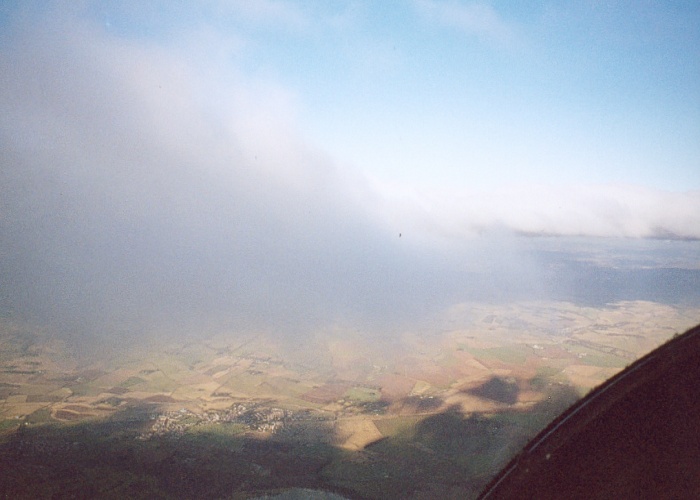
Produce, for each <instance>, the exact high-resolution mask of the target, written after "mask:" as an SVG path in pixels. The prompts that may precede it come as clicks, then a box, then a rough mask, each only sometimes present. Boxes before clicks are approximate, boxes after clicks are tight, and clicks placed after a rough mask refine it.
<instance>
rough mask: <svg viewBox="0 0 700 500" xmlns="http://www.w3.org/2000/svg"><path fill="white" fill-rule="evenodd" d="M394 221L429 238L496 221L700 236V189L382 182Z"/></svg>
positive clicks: (564, 231) (598, 233)
mask: <svg viewBox="0 0 700 500" xmlns="http://www.w3.org/2000/svg"><path fill="white" fill-rule="evenodd" d="M375 185H376V189H377V190H378V191H380V192H382V193H384V196H385V200H386V201H385V205H384V209H383V212H384V216H385V218H386V220H387V221H389V223H390V224H391V225H394V226H396V227H403V228H406V229H405V230H406V231H408V228H411V229H413V230H415V231H416V232H417V233H418V234H420V235H422V237H423V238H425V239H426V240H431V239H437V240H439V241H443V242H445V241H456V242H459V241H464V239H465V238H466V239H469V238H470V237H472V236H474V235H475V234H479V233H480V232H483V231H487V230H489V229H490V228H494V227H501V228H507V229H509V230H512V231H515V232H516V233H520V234H523V235H533V236H534V235H555V236H595V237H627V238H670V239H700V193H698V192H692V191H691V192H681V193H671V192H667V191H661V190H655V189H651V188H646V187H641V186H633V185H563V186H556V185H544V184H535V185H513V186H503V187H500V188H494V189H492V190H489V191H478V190H469V189H461V190H460V189H447V188H445V189H432V190H427V189H420V188H415V187H410V186H401V185H391V184H387V183H379V182H377V183H376V184H375Z"/></svg>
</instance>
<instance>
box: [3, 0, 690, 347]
mask: <svg viewBox="0 0 700 500" xmlns="http://www.w3.org/2000/svg"><path fill="white" fill-rule="evenodd" d="M270 5H273V3H270ZM275 5H276V4H275ZM23 23H24V24H23ZM9 33H10V35H8V36H7V37H6V38H5V39H4V41H3V42H2V46H0V88H1V90H0V163H1V164H2V165H3V168H2V170H1V171H0V190H1V191H0V194H1V195H0V241H1V243H2V246H1V249H0V251H1V252H2V256H1V257H2V258H1V259H0V281H1V282H2V294H1V295H0V305H1V306H2V308H3V310H4V311H3V312H7V311H9V312H10V313H11V314H16V315H18V316H20V317H22V316H24V317H26V318H28V319H32V320H36V321H41V322H48V323H50V324H52V325H54V326H55V327H56V328H57V329H59V330H61V331H65V332H72V333H73V334H75V335H76V338H83V335H91V336H100V335H101V334H104V335H111V334H113V333H115V332H116V333H119V332H129V333H130V334H132V335H139V334H140V333H141V332H146V331H165V330H167V331H177V330H181V331H184V332H186V331H191V330H202V329H211V330H227V329H235V330H250V331H261V330H264V331H271V330H272V331H280V332H284V335H285V338H289V339H296V338H299V336H301V335H307V334H308V332H313V331H317V330H322V329H324V328H331V327H335V326H337V325H341V326H348V327H353V328H360V329H362V328H366V329H381V328H384V329H392V328H394V329H396V328H402V327H403V326H402V325H414V326H415V325H416V324H417V322H419V321H421V320H423V319H425V318H428V317H430V315H431V314H432V313H434V312H436V311H439V310H443V309H445V308H447V307H449V306H450V305H452V304H454V303H458V302H460V301H464V300H473V299H476V298H486V299H497V298H500V297H502V296H504V294H505V295H508V294H510V295H508V296H509V297H512V296H519V295H518V294H520V296H532V293H531V292H532V290H533V287H535V288H540V289H542V287H545V288H546V285H542V284H538V283H539V281H538V277H537V275H536V273H537V271H536V269H537V266H539V265H540V264H539V263H536V262H534V261H533V260H532V257H531V256H528V255H529V254H528V253H527V252H526V251H524V250H523V249H522V248H521V245H520V244H519V243H518V238H514V237H513V236H511V235H510V232H511V231H512V232H515V233H520V234H550V235H557V234H559V235H596V236H633V237H660V236H663V237H670V236H673V237H676V238H700V222H699V221H698V216H699V214H700V207H699V206H698V203H699V201H698V200H699V199H700V196H697V193H684V194H677V195H671V194H667V193H659V192H655V191H652V190H642V189H638V188H634V187H615V186H591V187H570V188H565V189H554V188H550V187H546V186H532V187H527V188H511V189H506V188H503V189H500V190H496V191H494V192H492V193H464V192H448V191H435V190H433V191H420V190H419V189H417V188H411V189H408V188H401V189H399V188H396V187H391V186H388V185H386V184H379V183H376V182H370V181H369V180H367V179H366V178H364V177H362V176H361V175H360V174H359V173H358V172H356V171H352V170H348V169H344V168H341V167H339V166H338V164H337V163H336V161H335V160H334V159H331V158H329V157H327V156H326V155H325V154H324V153H323V152H322V150H320V149H319V148H317V147H314V146H311V145H310V144H309V141H308V140H305V139H304V138H303V137H301V136H300V134H299V133H298V131H297V128H296V124H295V108H296V106H297V105H298V104H297V103H296V102H295V98H294V96H293V94H291V93H290V92H288V91H287V90H285V89H284V88H282V87H280V86H278V85H276V84H275V83H274V82H261V81H259V80H255V79H250V78H247V77H246V76H245V75H244V74H243V72H241V71H237V70H236V69H235V67H234V69H229V70H223V69H222V65H221V64H220V62H221V60H220V58H222V57H224V58H229V57H231V54H228V53H222V49H221V47H227V46H236V44H235V43H232V44H231V45H227V39H225V38H221V37H219V36H218V35H212V36H211V37H209V38H207V39H206V40H208V41H207V42H203V43H202V44H200V45H195V46H188V48H187V50H183V49H182V47H180V48H172V47H168V46H164V45H157V44H153V45H148V44H140V45H137V44H136V43H134V42H132V41H129V40H125V39H122V38H119V37H116V36H111V35H109V34H107V33H105V32H104V31H103V30H101V29H100V28H99V27H96V26H95V25H92V24H90V23H86V22H83V21H81V20H79V19H76V18H74V17H71V16H64V17H61V16H46V18H44V20H43V21H36V20H34V21H32V22H25V21H22V20H21V19H20V20H19V21H17V23H16V24H15V25H14V26H13V28H12V30H11V31H10V32H9ZM207 44H211V45H207ZM494 227H495V228H502V229H505V233H503V232H502V233H499V236H498V237H496V238H486V237H476V236H475V234H478V233H479V232H484V231H486V232H489V230H490V229H491V228H494ZM400 233H401V236H399V234H400ZM445 242H447V243H448V245H444V243H445ZM526 284H527V285H526Z"/></svg>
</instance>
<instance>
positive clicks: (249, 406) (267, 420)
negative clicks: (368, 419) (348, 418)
mask: <svg viewBox="0 0 700 500" xmlns="http://www.w3.org/2000/svg"><path fill="white" fill-rule="evenodd" d="M331 419H335V417H329V416H328V415H325V414H320V413H318V412H314V411H311V410H297V411H293V410H285V409H282V408H275V407H266V406H264V405H263V404H260V403H235V404H233V405H232V406H231V407H229V408H227V409H225V410H210V411H207V412H205V413H195V412H193V411H190V410H188V409H186V408H181V409H179V410H176V411H167V412H164V413H160V414H154V415H152V417H151V420H152V421H153V424H152V425H151V427H150V428H149V429H148V430H147V431H145V432H142V433H141V434H140V435H139V436H138V439H140V440H147V439H151V438H154V437H159V436H168V437H178V436H181V435H182V434H184V433H185V432H186V431H187V430H188V429H189V428H190V427H193V426H198V425H212V424H214V425H216V424H226V423H234V424H240V425H243V426H244V427H245V429H246V430H249V431H255V432H264V433H269V434H277V433H279V432H281V431H282V430H283V429H285V427H286V429H285V431H286V432H285V434H289V433H290V431H292V432H293V429H295V428H297V427H299V425H300V424H304V423H312V422H315V423H319V422H324V421H328V420H331Z"/></svg>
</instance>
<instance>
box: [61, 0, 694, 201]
mask: <svg viewBox="0 0 700 500" xmlns="http://www.w3.org/2000/svg"><path fill="white" fill-rule="evenodd" d="M84 4H85V6H84V8H78V7H71V9H70V10H73V11H77V12H78V15H80V16H81V17H82V18H84V19H87V20H88V22H93V23H96V25H97V26H98V28H99V29H102V30H104V32H105V33H106V34H107V35H111V36H116V37H121V38H123V39H126V40H130V41H132V42H134V43H139V44H144V45H151V44H156V45H161V46H163V47H167V48H168V49H169V50H172V51H181V52H187V50H188V48H187V45H188V44H193V45H194V44H197V43H201V44H203V45H207V44H210V45H211V47H207V48H206V49H203V50H205V51H207V52H208V53H210V54H211V53H213V54H214V55H213V56H212V59H213V60H214V59H215V60H216V63H217V64H219V65H220V67H219V68H218V69H217V73H224V74H226V73H227V72H231V73H235V74H236V75H237V77H238V78H245V79H249V80H250V81H258V82H261V83H262V84H265V85H272V86H277V87H279V88H280V89H282V90H283V91H284V92H285V93H287V97H286V99H288V100H289V101H290V106H291V107H292V108H293V112H294V117H293V120H294V125H295V126H296V127H298V129H299V131H300V133H301V134H303V137H304V139H305V140H306V141H308V142H309V143H310V144H312V145H314V146H315V147H318V148H320V149H322V150H324V151H326V152H327V153H328V154H330V155H331V156H332V157H333V158H334V159H335V160H336V161H338V162H341V163H343V164H345V165H347V166H349V167H351V168H354V169H358V170H361V171H364V172H368V173H370V174H372V175H376V176H378V177H380V178H381V179H385V180H392V181H400V182H407V183H417V182H420V183H429V184H436V185H438V186H439V185H441V184H448V185H450V186H455V185H457V186H464V187H468V188H471V187H476V188H490V187H493V186H494V185H502V184H512V183H519V182H528V183H529V182H535V183H543V182H549V183H555V184H580V183H623V184H639V185H643V186H647V187H653V188H661V189H667V190H673V191H683V190H688V189H698V188H700V90H699V89H700V85H698V82H700V49H698V47H700V30H699V29H698V28H697V26H698V24H699V23H700V6H698V4H697V3H696V2H663V3H661V2H642V1H638V2H563V1H558V2H557V1H554V2H528V3H527V4H522V3H520V2H468V1H462V2H459V1H456V0H448V1H437V0H416V1H400V2H381V3H377V2H352V1H348V2H343V1H336V2H293V1H289V2H286V1H273V0H260V1H255V2H251V1H247V2H246V1H230V2H226V1H205V2H178V3H174V2H145V3H144V2H126V3H124V2H85V3H84ZM59 9H61V7H59ZM64 10H67V9H65V7H64ZM231 73H229V76H230V74H231ZM207 76H208V75H206V74H204V77H205V78H206V77H207Z"/></svg>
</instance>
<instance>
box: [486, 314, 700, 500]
mask: <svg viewBox="0 0 700 500" xmlns="http://www.w3.org/2000/svg"><path fill="white" fill-rule="evenodd" d="M698 494H700V325H699V326H696V327H695V328H693V329H691V330H689V331H687V332H686V333H684V334H683V335H680V336H677V337H674V338H673V339H671V340H670V341H668V342H667V343H666V344H664V345H662V346H661V347H659V348H658V349H656V350H654V351H652V352H651V353H650V354H648V355H646V356H644V357H643V358H641V359H639V360H638V361H636V362H635V363H633V364H632V365H630V366H629V367H627V368H626V369H625V370H623V371H622V372H620V373H619V374H617V375H616V376H614V377H613V378H611V379H610V380H609V381H607V382H606V383H604V384H603V385H601V386H599V387H598V388H596V389H595V390H593V391H592V392H591V393H590V394H589V395H588V396H586V397H585V398H583V399H582V400H580V401H579V402H577V403H576V404H575V405H573V406H572V407H571V408H569V409H568V410H567V411H566V412H564V413H563V414H562V415H561V416H560V417H558V418H557V419H556V420H555V421H553V422H552V423H551V424H550V425H549V426H548V427H547V428H546V429H544V430H543V431H542V432H541V433H540V434H539V435H538V436H537V437H535V438H534V439H533V440H532V441H530V443H529V444H528V445H527V446H526V447H525V448H524V449H523V451H522V452H521V453H520V454H519V455H518V456H516V457H515V458H514V459H513V460H512V461H511V462H510V463H509V464H508V465H507V466H506V467H505V468H504V469H503V470H502V471H501V473H500V474H498V475H497V476H496V477H495V478H494V479H493V480H492V481H491V482H490V484H489V485H488V486H487V487H486V489H485V490H484V491H483V492H482V494H481V496H480V498H482V499H487V498H488V499H497V498H498V499H500V498H524V497H527V498H538V499H545V498H569V499H570V498H586V499H590V498H698Z"/></svg>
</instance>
